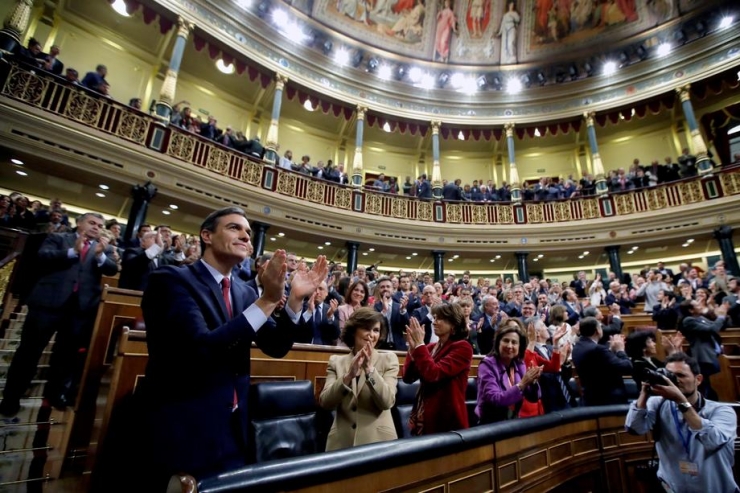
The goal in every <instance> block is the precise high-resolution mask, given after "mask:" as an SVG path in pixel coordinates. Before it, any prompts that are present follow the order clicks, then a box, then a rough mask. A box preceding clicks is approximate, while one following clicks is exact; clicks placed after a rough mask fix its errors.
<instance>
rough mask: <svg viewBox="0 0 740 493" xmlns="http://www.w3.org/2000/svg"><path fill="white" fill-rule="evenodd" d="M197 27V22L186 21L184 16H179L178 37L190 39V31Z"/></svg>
mask: <svg viewBox="0 0 740 493" xmlns="http://www.w3.org/2000/svg"><path fill="white" fill-rule="evenodd" d="M193 29H195V24H193V23H192V22H190V21H186V20H185V19H183V18H182V17H178V18H177V37H178V38H185V39H188V36H190V33H191V32H192V31H193Z"/></svg>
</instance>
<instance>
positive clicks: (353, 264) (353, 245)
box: [340, 241, 360, 294]
mask: <svg viewBox="0 0 740 493" xmlns="http://www.w3.org/2000/svg"><path fill="white" fill-rule="evenodd" d="M359 248H360V244H359V243H357V242H356V241H348V242H347V273H348V274H349V275H350V276H351V275H352V273H353V272H354V271H355V270H357V250H358V249H359ZM340 294H341V293H340Z"/></svg>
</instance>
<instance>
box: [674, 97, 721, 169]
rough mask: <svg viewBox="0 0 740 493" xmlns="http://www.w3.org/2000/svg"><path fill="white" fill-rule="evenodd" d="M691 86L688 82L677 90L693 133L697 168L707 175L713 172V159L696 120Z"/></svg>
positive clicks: (692, 140)
mask: <svg viewBox="0 0 740 493" xmlns="http://www.w3.org/2000/svg"><path fill="white" fill-rule="evenodd" d="M690 87H691V86H690V85H689V84H686V85H685V86H683V87H679V88H677V89H676V92H677V93H678V96H679V97H680V98H681V107H682V108H683V115H684V117H686V123H687V124H688V125H689V132H690V133H691V147H692V151H693V153H694V155H695V156H696V168H697V169H698V170H699V174H700V175H706V174H707V173H711V172H712V161H711V160H710V159H709V155H708V153H707V144H706V142H704V137H702V135H701V130H699V123H698V122H697V121H696V115H694V107H693V106H692V105H691V94H690V93H689V89H690Z"/></svg>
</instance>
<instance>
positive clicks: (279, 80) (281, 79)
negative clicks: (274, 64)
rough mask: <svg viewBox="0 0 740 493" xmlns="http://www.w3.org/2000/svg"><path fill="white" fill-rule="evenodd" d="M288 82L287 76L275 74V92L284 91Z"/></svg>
mask: <svg viewBox="0 0 740 493" xmlns="http://www.w3.org/2000/svg"><path fill="white" fill-rule="evenodd" d="M287 82H288V76H287V75H285V74H281V73H279V72H278V73H276V74H275V90H276V91H282V90H283V89H285V84H286V83H287Z"/></svg>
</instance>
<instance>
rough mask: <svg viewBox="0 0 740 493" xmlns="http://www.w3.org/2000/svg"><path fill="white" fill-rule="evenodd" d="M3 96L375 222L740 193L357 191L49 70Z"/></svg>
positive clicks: (658, 206) (551, 214)
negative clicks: (502, 195) (518, 199)
mask: <svg viewBox="0 0 740 493" xmlns="http://www.w3.org/2000/svg"><path fill="white" fill-rule="evenodd" d="M1 75H2V91H1V92H0V95H2V96H3V97H6V98H10V99H13V100H16V101H21V102H23V103H26V104H29V105H31V106H34V107H36V108H39V109H42V110H44V111H47V112H49V113H53V114H55V115H57V116H60V117H62V118H66V119H68V120H71V121H74V122H77V123H80V124H83V125H86V126H88V127H91V128H93V129H95V130H98V131H101V132H104V133H107V134H110V135H114V136H116V137H120V138H122V139H124V140H126V141H128V142H131V143H133V144H136V145H139V146H142V147H145V148H148V149H151V150H154V151H156V152H160V153H162V154H165V155H167V156H169V157H171V158H173V159H176V160H178V161H181V162H185V163H188V164H189V165H192V166H194V167H197V168H201V169H203V170H204V171H205V172H206V173H216V174H218V175H221V176H225V177H228V178H230V179H232V180H234V181H235V182H239V183H241V184H244V185H245V186H246V188H252V187H256V188H262V189H265V190H270V191H272V192H275V193H278V194H281V195H285V196H289V197H293V198H297V199H300V200H304V201H308V202H311V203H314V204H320V205H323V206H325V207H330V208H336V209H343V210H347V211H352V212H355V213H359V214H367V215H369V216H379V217H386V218H392V219H400V220H412V221H420V222H430V223H431V222H437V223H453V224H471V225H479V224H489V225H513V224H544V223H563V222H568V221H582V220H598V219H603V218H610V217H619V216H629V215H632V214H640V213H644V212H650V211H659V210H662V209H666V208H671V207H679V206H684V205H689V204H696V203H700V202H705V201H709V200H714V199H718V198H721V197H724V196H729V195H737V194H740V167H731V168H725V169H722V170H718V171H717V172H716V173H714V174H712V175H711V176H708V177H703V178H699V177H697V178H693V179H688V180H682V181H678V182H673V183H667V184H663V185H660V186H657V187H651V188H645V189H640V190H634V191H630V192H625V193H619V194H609V195H606V196H603V197H580V198H573V199H568V200H558V201H551V202H524V203H476V202H441V201H440V202H437V201H425V200H419V199H416V198H414V197H406V196H399V195H391V194H386V193H380V192H374V191H370V190H366V189H357V188H353V187H350V186H344V185H339V184H336V183H333V182H328V181H325V180H321V179H317V178H312V177H310V176H306V175H304V174H301V173H296V172H292V171H288V170H284V169H282V168H274V167H271V166H268V165H266V164H264V163H263V162H261V161H256V160H254V159H251V158H250V157H248V156H246V155H245V154H242V153H240V152H238V151H235V150H233V149H231V148H229V147H226V146H223V145H221V144H218V143H216V142H213V141H211V140H209V139H206V138H204V137H201V136H200V135H197V134H193V133H191V132H187V131H185V130H183V129H181V128H178V127H175V126H172V125H170V126H164V125H161V124H160V123H159V121H158V120H157V119H156V118H154V117H152V116H150V115H147V114H145V113H142V112H141V111H138V110H135V109H133V108H131V107H129V106H126V105H124V104H121V103H118V102H116V101H114V100H112V99H109V98H107V97H104V96H102V95H99V94H97V93H95V92H93V91H89V90H87V89H86V88H83V87H81V86H77V85H71V84H68V83H67V82H66V81H64V79H60V78H58V77H55V76H53V75H51V74H48V73H45V72H43V71H29V70H27V69H25V68H23V67H21V66H19V65H15V64H11V65H7V64H6V66H5V69H4V70H3V72H2V74H1Z"/></svg>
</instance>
